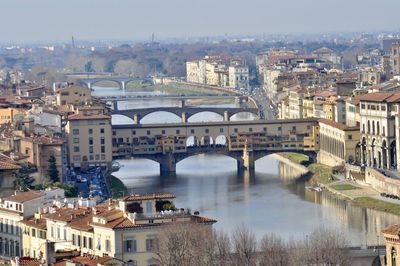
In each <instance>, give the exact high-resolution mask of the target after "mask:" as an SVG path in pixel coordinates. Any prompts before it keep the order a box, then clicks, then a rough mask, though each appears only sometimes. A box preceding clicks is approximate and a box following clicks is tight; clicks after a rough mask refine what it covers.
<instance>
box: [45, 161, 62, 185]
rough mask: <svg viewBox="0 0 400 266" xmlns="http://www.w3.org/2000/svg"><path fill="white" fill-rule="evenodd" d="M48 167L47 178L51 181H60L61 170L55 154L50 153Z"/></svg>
mask: <svg viewBox="0 0 400 266" xmlns="http://www.w3.org/2000/svg"><path fill="white" fill-rule="evenodd" d="M47 162H48V167H47V179H48V180H49V182H54V183H55V182H59V181H60V177H59V172H58V169H57V165H56V157H54V155H53V154H52V155H50V157H49V159H48V160H47Z"/></svg>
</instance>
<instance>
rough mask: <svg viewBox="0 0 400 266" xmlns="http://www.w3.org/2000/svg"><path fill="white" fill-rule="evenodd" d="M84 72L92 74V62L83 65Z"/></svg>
mask: <svg viewBox="0 0 400 266" xmlns="http://www.w3.org/2000/svg"><path fill="white" fill-rule="evenodd" d="M85 71H86V72H94V69H93V62H92V61H89V62H87V63H86V64H85Z"/></svg>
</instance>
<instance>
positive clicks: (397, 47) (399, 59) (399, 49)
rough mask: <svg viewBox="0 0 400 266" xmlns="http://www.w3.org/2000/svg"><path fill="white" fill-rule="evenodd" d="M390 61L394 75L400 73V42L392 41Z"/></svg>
mask: <svg viewBox="0 0 400 266" xmlns="http://www.w3.org/2000/svg"><path fill="white" fill-rule="evenodd" d="M390 63H391V67H392V73H393V75H400V42H393V43H392V53H391V54H390Z"/></svg>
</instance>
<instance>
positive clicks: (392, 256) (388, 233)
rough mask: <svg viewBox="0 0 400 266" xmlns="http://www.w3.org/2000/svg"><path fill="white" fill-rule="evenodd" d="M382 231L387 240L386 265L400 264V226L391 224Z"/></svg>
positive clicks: (394, 265)
mask: <svg viewBox="0 0 400 266" xmlns="http://www.w3.org/2000/svg"><path fill="white" fill-rule="evenodd" d="M382 233H383V237H384V238H385V242H386V265H387V266H400V258H399V255H398V254H400V226H399V225H397V224H395V225H392V226H389V227H387V228H385V229H384V230H382Z"/></svg>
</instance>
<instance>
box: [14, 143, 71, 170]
mask: <svg viewBox="0 0 400 266" xmlns="http://www.w3.org/2000/svg"><path fill="white" fill-rule="evenodd" d="M19 149H20V150H19V152H20V153H22V154H24V155H26V156H27V157H28V158H27V162H29V163H31V164H34V165H36V166H37V168H38V170H39V172H40V173H42V174H43V173H45V172H46V171H47V168H48V160H49V158H50V156H51V155H54V157H55V159H56V166H57V169H58V172H59V174H60V177H62V176H63V172H64V171H63V170H64V163H65V162H64V157H63V155H64V139H63V138H58V137H48V136H34V137H26V138H21V140H20V146H19Z"/></svg>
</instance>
